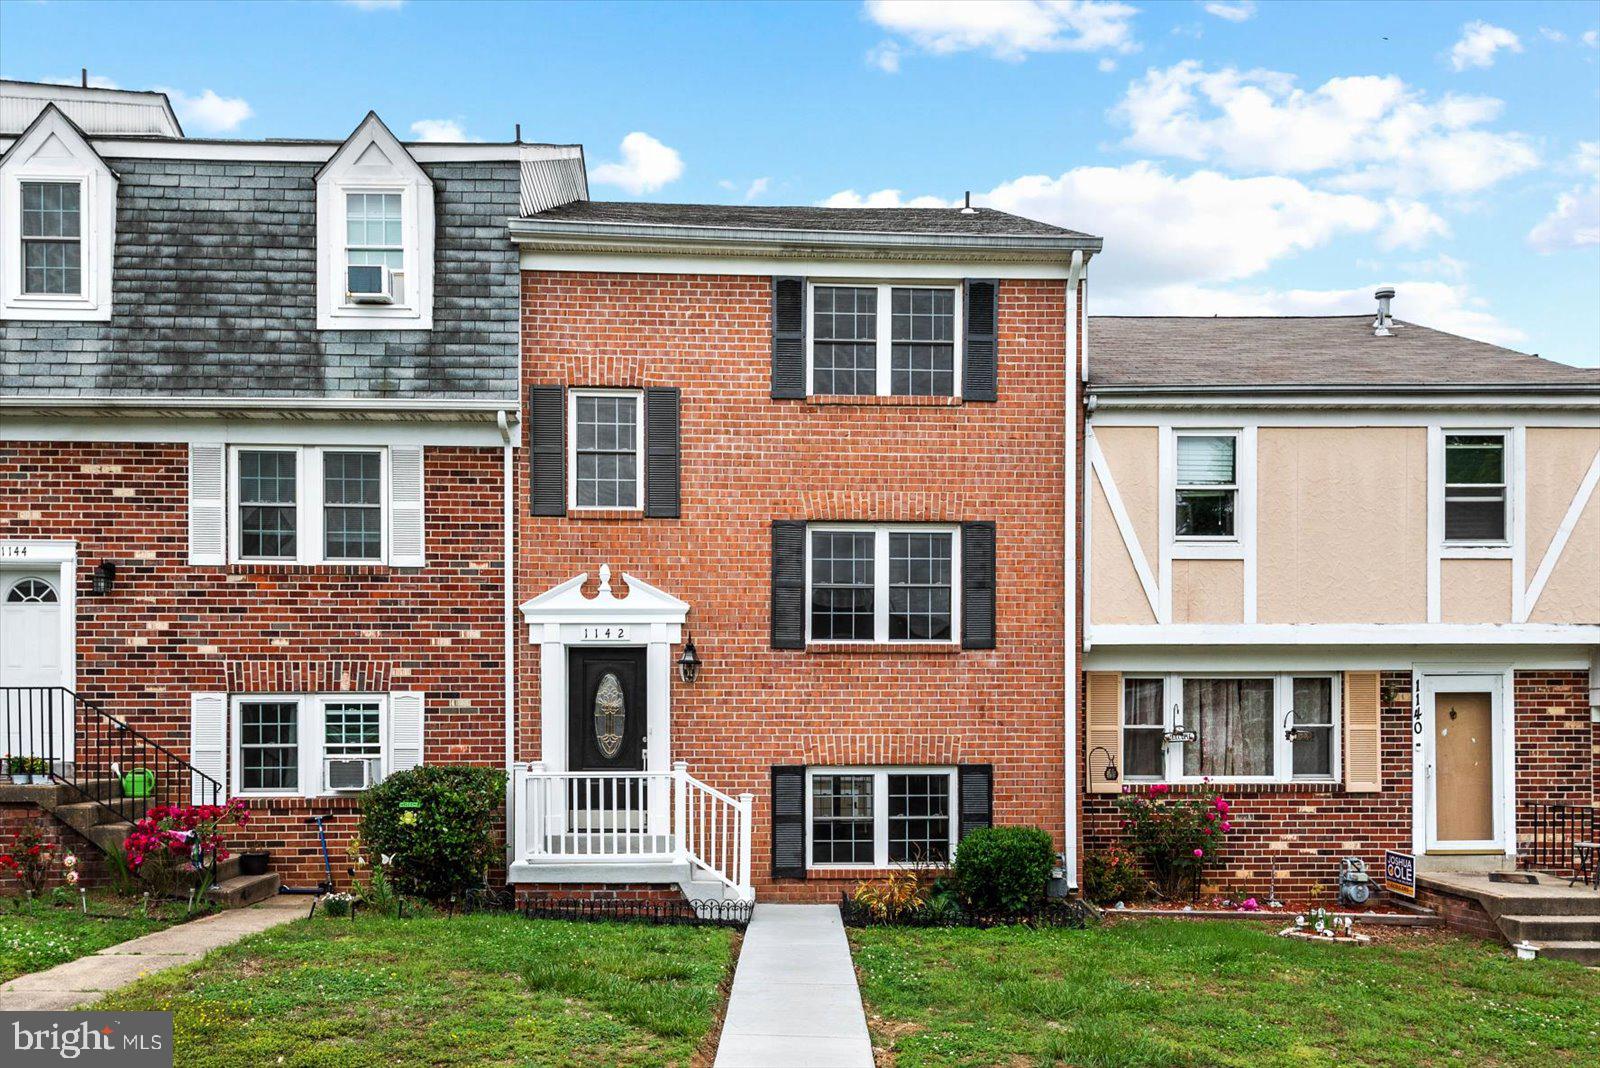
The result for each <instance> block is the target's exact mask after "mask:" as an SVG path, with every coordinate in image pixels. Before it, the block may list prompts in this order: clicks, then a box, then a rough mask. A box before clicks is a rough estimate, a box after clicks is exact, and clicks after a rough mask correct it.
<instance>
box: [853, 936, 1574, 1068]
mask: <svg viewBox="0 0 1600 1068" xmlns="http://www.w3.org/2000/svg"><path fill="white" fill-rule="evenodd" d="M1275 930H1276V929H1275V928H1272V927H1270V926H1268V925H1266V924H1255V923H1227V922H1213V923H1206V922H1200V921H1190V920H1149V921H1142V922H1125V923H1118V924H1114V925H1110V926H1105V927H1099V928H1093V929H1090V930H1086V931H1070V930H1028V929H1025V928H1002V929H995V930H989V931H977V930H908V929H904V928H901V929H893V928H874V929H865V930H852V931H851V932H850V939H851V942H852V944H853V946H854V949H855V961H856V965H857V967H858V969H859V970H860V973H861V990H862V996H863V998H864V1000H865V1001H866V1003H867V1014H868V1020H869V1022H870V1024H871V1026H872V1030H873V1044H874V1046H875V1047H876V1048H877V1049H878V1050H879V1058H880V1059H879V1063H880V1064H883V1063H885V1061H886V1060H888V1062H889V1063H893V1064H895V1065H897V1066H899V1068H910V1066H915V1065H994V1064H1000V1065H1033V1064H1039V1065H1049V1064H1057V1063H1061V1064H1069V1065H1075V1066H1083V1068H1095V1066H1102V1065H1152V1066H1157V1065H1158V1066H1162V1068H1165V1066H1168V1065H1205V1066H1211V1065H1272V1066H1278V1065H1330V1066H1331V1065H1408V1066H1409V1065H1472V1066H1474V1068H1477V1066H1480V1065H1540V1066H1549V1065H1565V1064H1572V1065H1594V1064H1600V972H1595V971H1589V970H1586V969H1583V968H1580V967H1578V966H1576V965H1571V964H1566V963H1561V962H1554V961H1535V962H1531V963H1525V962H1519V961H1516V960H1514V959H1513V958H1512V957H1511V954H1510V953H1509V952H1508V951H1507V950H1506V949H1505V948H1504V947H1501V946H1493V945H1489V944H1487V943H1484V942H1480V941H1477V940H1475V939H1471V938H1467V937H1464V936H1457V935H1454V934H1446V933H1439V932H1434V931H1427V932H1418V933H1414V934H1412V933H1406V934H1396V935H1393V936H1386V937H1385V938H1384V940H1383V941H1382V942H1380V943H1376V944H1373V945H1370V946H1328V945H1313V944H1307V943H1303V942H1296V941H1291V940H1290V939H1286V938H1278V937H1276V935H1275Z"/></svg>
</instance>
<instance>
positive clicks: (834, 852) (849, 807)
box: [811, 775, 874, 865]
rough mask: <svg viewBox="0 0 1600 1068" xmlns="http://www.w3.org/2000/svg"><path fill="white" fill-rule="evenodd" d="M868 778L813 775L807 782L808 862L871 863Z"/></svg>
mask: <svg viewBox="0 0 1600 1068" xmlns="http://www.w3.org/2000/svg"><path fill="white" fill-rule="evenodd" d="M873 850H874V842H873V797H872V776H871V775H816V776H813V778H812V780H811V861H812V863H814V864H861V865H870V864H872V863H873Z"/></svg>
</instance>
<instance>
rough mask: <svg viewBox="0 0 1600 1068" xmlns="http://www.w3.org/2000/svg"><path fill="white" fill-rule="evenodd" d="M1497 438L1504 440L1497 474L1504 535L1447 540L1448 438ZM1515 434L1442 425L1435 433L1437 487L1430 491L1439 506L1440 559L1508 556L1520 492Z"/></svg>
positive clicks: (1497, 429)
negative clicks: (1500, 480)
mask: <svg viewBox="0 0 1600 1068" xmlns="http://www.w3.org/2000/svg"><path fill="white" fill-rule="evenodd" d="M1473 435H1477V436H1483V437H1497V438H1499V439H1500V440H1501V441H1502V442H1504V451H1503V452H1502V453H1501V466H1502V474H1501V477H1502V478H1504V479H1505V514H1504V517H1503V518H1504V523H1505V536H1504V537H1502V538H1485V539H1482V540H1468V539H1460V540H1451V539H1450V538H1448V537H1446V536H1445V497H1446V496H1447V495H1448V492H1449V486H1448V483H1447V482H1446V479H1447V478H1448V477H1449V476H1448V468H1449V465H1448V463H1447V462H1446V449H1447V447H1448V442H1449V439H1450V438H1453V437H1465V436H1473ZM1517 437H1518V435H1517V434H1516V433H1515V431H1514V430H1513V429H1512V428H1511V427H1504V426H1499V427H1456V426H1451V427H1442V428H1441V429H1440V432H1439V441H1438V445H1437V448H1438V452H1439V481H1438V489H1437V490H1434V491H1433V493H1434V495H1435V497H1436V499H1437V502H1438V508H1439V555H1440V557H1441V558H1443V559H1458V560H1459V559H1468V560H1474V559H1475V560H1485V559H1488V560H1498V559H1509V558H1510V557H1511V550H1512V543H1513V541H1514V540H1515V539H1514V538H1513V532H1514V531H1516V530H1517V525H1516V516H1517V511H1516V510H1517V508H1518V501H1519V498H1520V496H1521V495H1520V494H1519V493H1518V492H1517V489H1518V487H1519V483H1520V482H1521V479H1520V478H1519V477H1518V473H1519V472H1520V471H1521V464H1520V462H1519V454H1517V452H1516V440H1517Z"/></svg>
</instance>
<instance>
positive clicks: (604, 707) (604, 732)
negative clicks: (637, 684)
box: [594, 671, 626, 760]
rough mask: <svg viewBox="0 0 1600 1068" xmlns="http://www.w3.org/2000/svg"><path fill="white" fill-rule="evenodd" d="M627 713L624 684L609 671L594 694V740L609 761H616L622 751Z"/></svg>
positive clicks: (602, 754) (601, 753)
mask: <svg viewBox="0 0 1600 1068" xmlns="http://www.w3.org/2000/svg"><path fill="white" fill-rule="evenodd" d="M625 713H626V709H625V708H624V702H623V698H622V683H621V682H620V681H619V680H618V679H617V677H616V675H614V674H612V673H611V672H609V671H608V672H606V673H605V675H604V676H603V677H602V678H601V679H600V686H599V688H598V689H596V690H595V692H594V740H595V744H596V745H597V746H599V747H600V755H601V756H603V757H605V758H606V759H607V760H615V759H616V756H617V754H618V753H620V752H621V751H622V730H623V724H624V723H625V722H626V720H625V718H624V716H625Z"/></svg>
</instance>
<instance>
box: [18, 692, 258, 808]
mask: <svg viewBox="0 0 1600 1068" xmlns="http://www.w3.org/2000/svg"><path fill="white" fill-rule="evenodd" d="M0 730H3V731H4V733H3V734H0V751H4V752H5V753H6V754H8V755H13V756H27V757H31V758H33V759H34V760H40V759H43V760H44V761H46V762H47V763H48V767H49V771H48V774H49V777H50V780H51V781H52V782H55V783H57V784H59V785H61V786H64V787H66V788H67V789H68V790H70V791H71V792H72V793H73V794H74V795H75V796H77V797H80V798H82V799H83V800H85V801H92V802H94V803H95V804H97V805H99V806H100V807H101V809H103V810H104V811H106V812H109V813H110V814H111V815H113V816H115V817H116V819H117V820H119V821H120V820H128V821H129V822H137V821H138V820H140V819H143V818H144V816H145V815H146V814H147V813H148V812H149V811H150V809H151V808H153V807H155V806H157V805H170V804H175V803H187V802H188V801H190V800H194V801H196V802H198V803H200V804H208V805H220V804H222V802H223V801H224V800H225V797H226V792H225V790H224V789H223V786H222V784H221V783H220V782H218V781H217V780H215V779H213V778H212V777H211V776H209V775H207V774H206V773H205V772H203V771H200V770H199V769H197V768H196V767H195V766H194V765H193V764H191V763H189V762H188V761H187V760H185V759H183V758H182V757H180V756H178V755H177V754H176V753H174V752H173V751H172V750H170V749H168V748H167V747H166V746H164V745H162V744H161V743H160V742H157V741H156V740H155V739H153V738H151V737H149V736H148V735H146V734H144V733H142V732H140V731H137V730H134V729H133V728H132V727H130V726H128V724H127V723H126V722H125V721H123V720H121V719H118V718H117V717H116V716H113V715H112V714H111V713H109V712H107V711H106V710H105V709H103V708H101V707H100V706H99V705H98V704H96V703H95V702H93V701H91V700H89V699H88V698H86V697H82V696H80V695H78V694H76V693H74V692H73V691H71V690H69V689H67V688H66V687H65V686H4V687H0ZM6 770H9V769H0V771H6Z"/></svg>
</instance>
